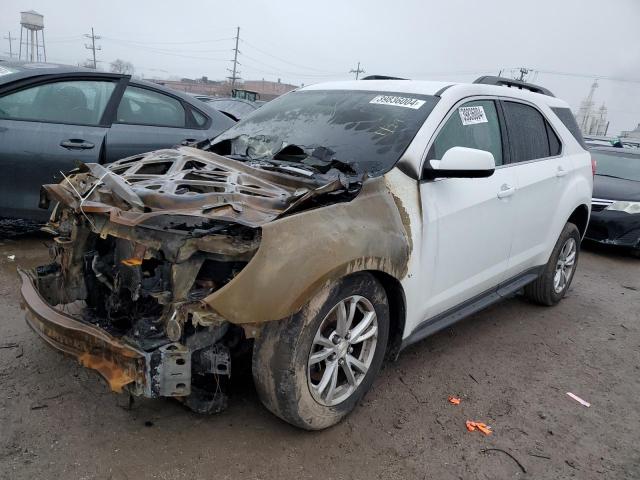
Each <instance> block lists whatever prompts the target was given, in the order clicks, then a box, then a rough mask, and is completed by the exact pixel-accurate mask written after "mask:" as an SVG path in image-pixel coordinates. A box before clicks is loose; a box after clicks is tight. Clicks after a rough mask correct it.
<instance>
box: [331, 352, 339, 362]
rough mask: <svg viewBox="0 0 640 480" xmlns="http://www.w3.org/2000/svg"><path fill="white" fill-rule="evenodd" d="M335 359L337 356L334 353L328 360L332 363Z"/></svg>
mask: <svg viewBox="0 0 640 480" xmlns="http://www.w3.org/2000/svg"><path fill="white" fill-rule="evenodd" d="M336 357H337V355H336V354H335V353H332V354H331V355H329V360H331V361H334V360H335V359H336Z"/></svg>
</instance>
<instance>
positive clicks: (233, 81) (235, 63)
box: [227, 27, 240, 90]
mask: <svg viewBox="0 0 640 480" xmlns="http://www.w3.org/2000/svg"><path fill="white" fill-rule="evenodd" d="M239 41H240V27H236V46H235V48H234V49H233V60H232V62H233V69H227V70H228V71H229V72H231V76H230V77H227V78H228V79H229V80H231V89H232V90H233V89H234V88H235V86H236V80H240V77H239V75H240V72H239V71H238V65H239V62H238V53H240V52H239V50H238V42H239Z"/></svg>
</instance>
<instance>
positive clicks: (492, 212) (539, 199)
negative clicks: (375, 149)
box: [317, 81, 593, 338]
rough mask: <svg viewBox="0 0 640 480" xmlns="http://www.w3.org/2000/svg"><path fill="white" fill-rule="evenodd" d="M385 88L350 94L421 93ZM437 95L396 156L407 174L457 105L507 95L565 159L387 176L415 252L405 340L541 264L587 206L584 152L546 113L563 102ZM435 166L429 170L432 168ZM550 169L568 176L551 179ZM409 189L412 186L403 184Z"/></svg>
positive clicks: (589, 181) (492, 90)
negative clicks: (543, 121)
mask: <svg viewBox="0 0 640 480" xmlns="http://www.w3.org/2000/svg"><path fill="white" fill-rule="evenodd" d="M391 82H392V83H391V84H387V82H386V81H381V82H378V81H371V82H369V81H360V82H358V83H359V85H358V87H359V88H360V89H364V86H363V85H364V84H370V85H372V86H371V87H369V89H371V90H375V91H387V89H388V90H390V91H392V92H393V93H394V94H396V93H397V92H398V94H400V93H413V92H415V90H417V89H419V88H421V85H420V82H417V83H418V84H419V85H410V84H414V83H416V82H405V84H406V85H407V86H406V87H405V88H404V89H403V88H401V85H402V81H391ZM381 84H384V88H380V86H381ZM341 87H343V88H344V87H345V85H341ZM317 88H318V89H321V86H320V85H318V86H317ZM424 90H425V91H423V92H415V93H426V94H428V92H427V91H426V90H430V89H428V88H427V87H425V88H424ZM440 95H441V99H440V101H439V102H438V103H437V104H436V106H435V108H434V109H433V111H432V112H431V114H430V115H429V116H428V117H427V119H426V120H425V122H424V124H423V126H422V127H421V128H420V130H419V132H418V134H417V135H416V137H415V138H414V140H413V141H412V143H411V144H410V145H409V147H408V148H407V150H406V151H405V153H404V155H403V157H402V159H401V162H403V163H404V164H405V166H408V167H409V169H414V170H415V171H416V172H420V171H421V168H422V164H423V162H424V161H425V158H426V153H427V151H428V148H429V146H430V144H431V141H432V140H433V138H434V137H435V132H436V131H437V129H438V128H439V126H440V125H441V124H442V123H443V122H444V121H445V119H446V118H447V117H448V115H450V114H453V115H459V112H458V111H457V109H458V107H459V105H460V103H462V102H467V101H471V100H473V99H479V98H484V99H486V98H503V99H504V98H509V97H513V98H515V99H520V100H525V101H527V102H529V103H532V104H534V105H535V106H536V107H537V108H539V109H540V111H541V112H542V113H543V114H544V115H545V117H546V118H547V120H548V121H549V122H550V123H551V125H552V126H553V127H554V129H555V131H556V133H557V134H558V136H559V137H560V138H561V140H562V143H563V152H562V155H561V156H560V157H558V158H556V159H545V160H543V161H538V162H535V161H533V162H528V163H521V164H514V165H511V166H503V167H501V168H497V169H496V170H495V172H494V174H493V175H492V176H491V177H488V178H472V179H455V178H448V179H438V180H435V181H422V182H419V181H417V180H411V179H409V177H406V176H405V175H404V174H401V172H397V170H398V169H394V170H392V171H391V172H389V173H388V174H387V178H391V176H392V175H393V179H394V180H393V181H388V182H387V184H388V186H389V188H390V190H391V191H392V192H393V193H394V195H396V196H398V197H400V198H401V199H402V203H403V206H404V208H405V210H406V212H408V214H409V216H410V220H411V237H412V243H413V250H412V252H411V256H410V258H409V265H408V274H407V275H406V276H405V277H404V278H403V279H401V285H402V287H403V289H404V294H405V298H406V322H405V331H404V335H403V337H404V338H406V337H408V336H409V335H410V334H411V333H412V331H413V330H414V329H415V328H416V327H417V326H418V325H419V324H420V323H422V322H423V321H425V320H428V319H430V318H433V317H434V316H436V315H438V314H441V313H442V312H444V311H446V310H448V309H450V308H453V307H456V306H457V305H460V304H461V303H463V302H465V301H467V300H469V299H471V298H473V297H474V296H476V295H478V294H480V293H483V292H485V291H487V290H490V289H491V288H495V287H496V286H497V285H498V284H499V283H501V282H503V281H505V280H507V279H509V278H513V277H515V276H516V275H518V274H520V273H522V272H524V271H526V270H527V269H529V268H531V267H535V266H540V265H544V264H546V262H547V261H548V259H549V256H550V255H551V251H552V250H553V247H554V246H555V243H556V241H557V239H558V236H559V235H560V232H561V230H562V228H563V227H564V225H565V223H566V222H567V219H568V218H569V215H570V214H571V212H573V210H574V209H575V208H576V207H577V206H579V205H581V204H585V205H590V202H591V193H592V188H593V178H592V175H591V159H590V155H589V154H588V153H587V152H585V151H584V150H583V149H582V147H581V146H580V145H579V144H578V142H577V141H576V140H575V139H574V138H573V136H572V135H571V133H570V132H569V130H567V128H566V127H565V126H564V125H563V124H562V122H561V121H560V120H559V119H558V118H557V117H556V115H555V114H554V113H553V112H552V111H551V109H550V107H563V108H568V105H567V104H566V102H564V101H562V100H560V99H558V98H555V97H548V96H544V95H539V94H534V93H531V92H526V91H522V90H515V89H509V88H506V87H497V86H491V85H479V84H473V85H471V84H470V85H453V86H451V87H450V88H447V89H446V90H445V91H443V92H442V93H441V94H440ZM407 96H410V95H407ZM485 117H486V115H485ZM433 163H434V164H436V165H434V167H436V168H437V163H438V162H433ZM558 167H562V168H563V169H564V170H565V171H567V172H568V174H567V175H564V176H562V177H561V178H560V177H558V176H556V173H557V168H558ZM400 178H402V181H400ZM406 179H408V180H406ZM411 182H413V185H414V187H410V186H409V185H408V183H411ZM414 189H415V190H414ZM505 190H506V191H507V195H504V191H505ZM498 194H500V198H499V197H498Z"/></svg>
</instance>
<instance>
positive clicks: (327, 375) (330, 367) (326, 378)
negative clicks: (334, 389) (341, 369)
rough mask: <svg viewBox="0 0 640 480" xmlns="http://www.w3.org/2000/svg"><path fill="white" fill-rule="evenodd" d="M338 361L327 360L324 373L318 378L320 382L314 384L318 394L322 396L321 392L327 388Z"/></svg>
mask: <svg viewBox="0 0 640 480" xmlns="http://www.w3.org/2000/svg"><path fill="white" fill-rule="evenodd" d="M337 366H338V362H327V366H326V368H325V370H324V374H323V375H322V378H321V379H320V383H319V384H318V385H317V386H316V389H317V390H318V393H319V394H320V396H323V395H322V394H323V392H324V391H325V390H326V389H327V387H328V386H329V384H330V383H331V379H332V378H333V373H334V372H337V370H338V369H337V368H336V367H337Z"/></svg>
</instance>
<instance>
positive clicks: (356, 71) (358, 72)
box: [349, 62, 364, 80]
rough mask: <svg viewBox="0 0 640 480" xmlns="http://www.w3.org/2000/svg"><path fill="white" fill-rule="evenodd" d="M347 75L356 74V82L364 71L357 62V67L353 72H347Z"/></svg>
mask: <svg viewBox="0 0 640 480" xmlns="http://www.w3.org/2000/svg"><path fill="white" fill-rule="evenodd" d="M349 73H355V74H356V80H358V77H359V76H360V74H361V73H364V70H363V69H361V68H360V62H358V67H357V68H356V69H355V70H353V69H351V70H349Z"/></svg>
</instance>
